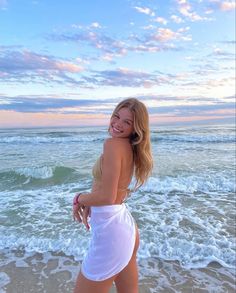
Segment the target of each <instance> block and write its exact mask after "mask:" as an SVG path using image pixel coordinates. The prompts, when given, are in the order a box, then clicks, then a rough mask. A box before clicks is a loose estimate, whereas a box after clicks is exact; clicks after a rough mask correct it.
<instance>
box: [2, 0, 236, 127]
mask: <svg viewBox="0 0 236 293" xmlns="http://www.w3.org/2000/svg"><path fill="white" fill-rule="evenodd" d="M234 23H235V1H224V0H221V1H220V0H159V1H158V0H141V1H135V0H113V1H112V0H86V1H84V0H67V1H64V0H61V1H55V0H21V1H19V0H0V128H5V127H6V128H8V127H47V126H49V127H51V126H86V125H89V126H90V125H91V126H97V125H107V123H108V121H109V118H110V115H111V113H112V110H113V109H114V107H115V106H116V104H117V103H118V102H120V101H121V100H123V99H126V98H130V97H135V98H138V99H139V100H140V101H142V102H143V103H144V104H145V105H146V106H147V108H148V111H149V115H150V123H151V124H153V125H172V126H175V125H199V124H207V125H208V124H222V123H234V121H235V120H234V115H235V24H234Z"/></svg>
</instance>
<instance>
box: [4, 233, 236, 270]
mask: <svg viewBox="0 0 236 293" xmlns="http://www.w3.org/2000/svg"><path fill="white" fill-rule="evenodd" d="M88 246H89V241H88V236H84V237H81V236H80V237H73V238H72V237H69V236H68V237H67V238H65V239H63V238H62V237H60V238H59V239H50V238H45V237H44V238H39V237H36V236H32V237H24V236H20V235H18V236H13V235H9V236H3V237H1V239H0V249H11V250H16V249H20V250H24V251H26V252H39V253H44V252H55V253H58V252H63V253H65V254H66V255H71V256H73V257H74V258H75V260H78V261H81V260H83V258H84V255H85V253H86V251H87V249H88ZM137 256H138V259H148V258H150V257H154V258H160V259H163V260H167V261H170V260H173V261H176V260H177V261H179V263H180V265H181V266H182V267H184V268H187V269H192V268H205V267H207V266H208V265H209V264H210V263H211V262H218V263H219V264H220V265H222V266H223V267H226V268H235V265H236V263H235V251H234V250H233V249H232V248H230V247H229V248H221V247H219V246H213V245H212V246H209V245H207V244H197V243H194V242H193V241H188V240H186V239H182V240H181V239H177V238H170V239H168V240H166V241H165V242H164V243H158V244H157V242H149V241H146V240H145V239H141V243H140V248H139V251H138V255H137Z"/></svg>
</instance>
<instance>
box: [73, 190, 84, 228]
mask: <svg viewBox="0 0 236 293" xmlns="http://www.w3.org/2000/svg"><path fill="white" fill-rule="evenodd" d="M79 195H80V193H76V195H75V196H74V199H73V218H74V220H75V221H78V222H79V223H81V222H82V219H83V209H84V206H83V205H81V204H79V202H78V198H79Z"/></svg>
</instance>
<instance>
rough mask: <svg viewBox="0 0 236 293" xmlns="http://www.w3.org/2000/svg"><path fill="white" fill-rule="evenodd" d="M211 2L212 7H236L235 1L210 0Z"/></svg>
mask: <svg viewBox="0 0 236 293" xmlns="http://www.w3.org/2000/svg"><path fill="white" fill-rule="evenodd" d="M210 3H211V7H212V8H214V9H219V10H221V11H234V10H235V7H236V4H235V1H222V0H210Z"/></svg>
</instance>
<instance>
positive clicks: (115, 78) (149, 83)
mask: <svg viewBox="0 0 236 293" xmlns="http://www.w3.org/2000/svg"><path fill="white" fill-rule="evenodd" d="M93 78H94V80H93V82H94V83H95V84H97V85H103V86H120V87H144V88H151V87H153V86H156V85H160V84H168V83H170V81H171V76H170V75H164V74H162V73H160V72H158V73H148V72H144V71H134V70H130V69H128V68H118V69H115V70H104V71H95V72H94V74H93Z"/></svg>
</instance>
